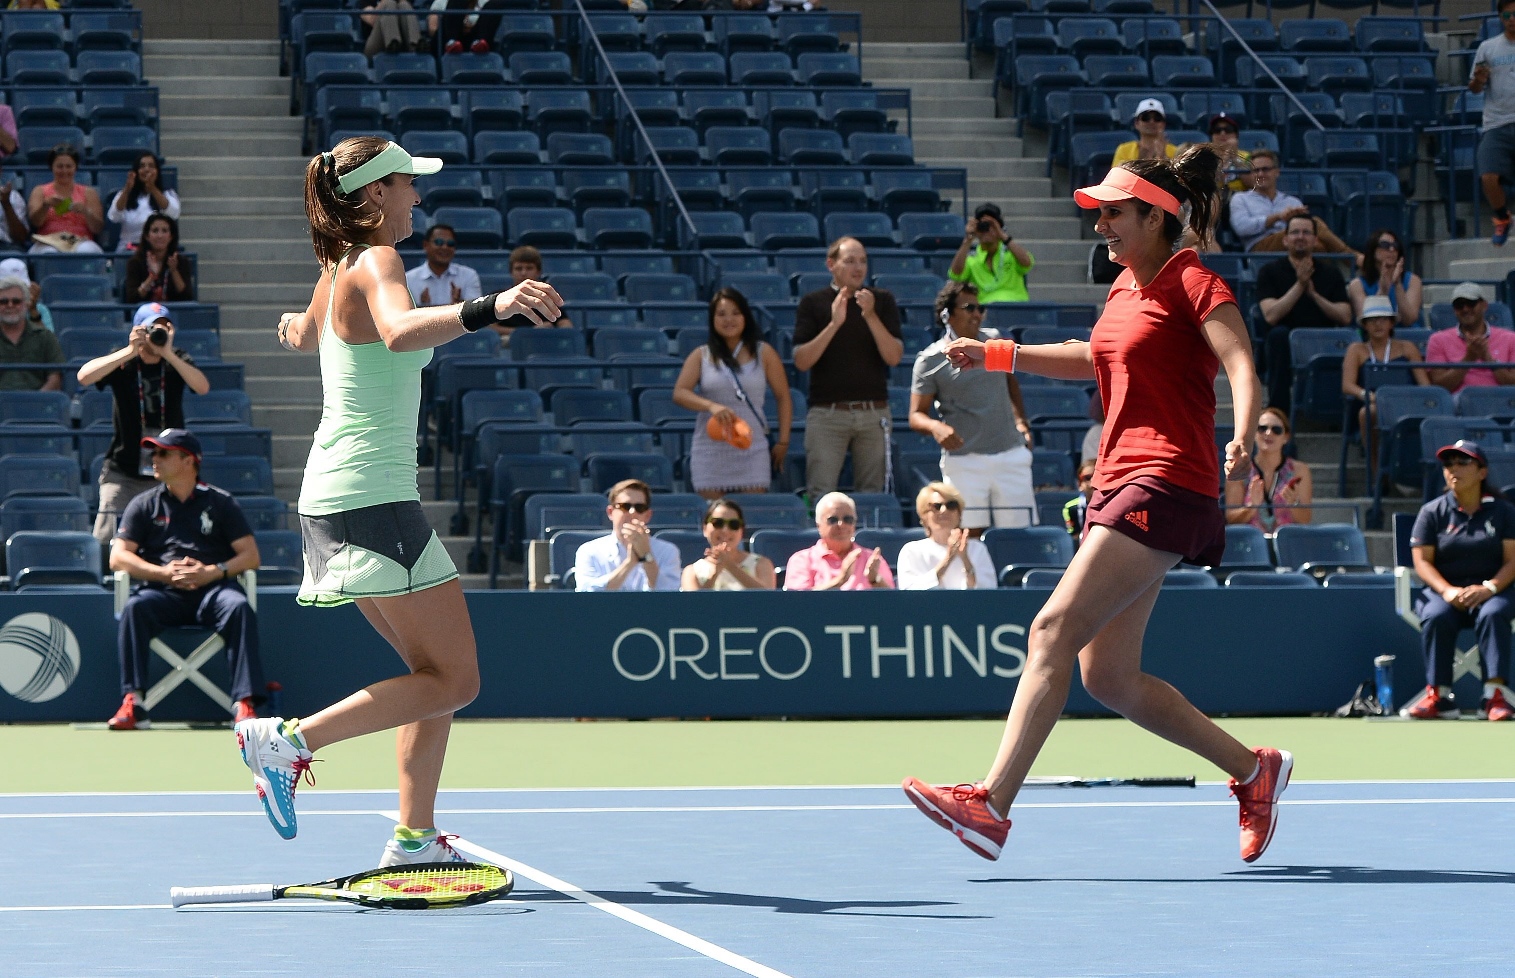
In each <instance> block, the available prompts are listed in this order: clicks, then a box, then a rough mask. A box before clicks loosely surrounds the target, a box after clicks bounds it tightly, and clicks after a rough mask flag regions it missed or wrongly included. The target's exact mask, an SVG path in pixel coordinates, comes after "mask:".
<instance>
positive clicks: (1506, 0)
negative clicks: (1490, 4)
mask: <svg viewBox="0 0 1515 978" xmlns="http://www.w3.org/2000/svg"><path fill="white" fill-rule="evenodd" d="M1511 4H1515V0H1499V3H1498V4H1497V5H1495V7H1494V10H1495V11H1496V12H1497V11H1500V10H1503V9H1504V8H1506V7H1508V6H1510V5H1511Z"/></svg>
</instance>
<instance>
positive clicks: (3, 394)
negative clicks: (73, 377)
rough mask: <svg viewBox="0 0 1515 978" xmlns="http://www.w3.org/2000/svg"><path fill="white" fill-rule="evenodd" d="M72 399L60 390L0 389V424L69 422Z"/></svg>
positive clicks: (64, 423) (63, 423)
mask: <svg viewBox="0 0 1515 978" xmlns="http://www.w3.org/2000/svg"><path fill="white" fill-rule="evenodd" d="M72 410H73V401H72V399H70V398H69V396H68V395H67V394H64V393H63V392H62V391H40V390H38V391H19V390H12V391H0V425H4V424H16V423H26V424H43V423H53V424H59V425H63V426H65V427H67V426H68V425H69V424H70V423H71V420H72V419H71V414H72Z"/></svg>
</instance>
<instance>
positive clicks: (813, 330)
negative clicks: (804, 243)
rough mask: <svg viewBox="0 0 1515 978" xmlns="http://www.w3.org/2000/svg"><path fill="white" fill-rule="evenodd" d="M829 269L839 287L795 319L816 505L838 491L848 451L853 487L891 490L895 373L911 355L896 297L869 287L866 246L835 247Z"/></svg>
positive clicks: (808, 476) (811, 301)
mask: <svg viewBox="0 0 1515 978" xmlns="http://www.w3.org/2000/svg"><path fill="white" fill-rule="evenodd" d="M826 268H827V269H828V270H830V272H831V284H830V285H828V286H827V287H826V288H824V289H817V290H816V291H814V292H811V293H810V294H809V295H806V296H805V297H803V298H802V299H800V302H799V306H798V308H796V309H795V312H794V365H795V367H797V368H798V369H800V370H805V371H809V373H810V411H809V413H808V414H806V416H805V482H806V491H807V492H808V493H809V494H810V498H811V500H812V501H814V500H818V499H820V498H821V497H822V496H824V495H825V494H826V493H828V492H831V491H832V490H834V489H836V487H837V485H836V484H837V479H838V478H839V477H840V475H841V472H842V464H843V463H844V462H845V461H846V459H847V452H848V450H851V452H852V475H853V484H854V485H853V488H854V489H855V490H856V491H858V492H882V491H883V489H884V471H885V459H886V457H887V454H888V445H889V440H888V433H889V428H890V425H891V423H892V421H891V418H890V414H889V368H890V367H892V366H894V365H895V364H897V363H899V362H900V358H901V357H902V356H903V355H904V352H905V346H904V343H902V342H901V341H900V312H899V307H898V306H897V305H896V304H895V302H894V296H892V295H890V294H889V293H888V292H885V291H883V290H874V289H865V288H863V282H864V281H865V280H866V279H867V278H868V253H867V251H865V250H864V248H863V245H862V242H860V241H858V240H857V239H855V238H838V239H837V240H836V241H834V242H832V244H831V247H830V248H829V249H828V250H827V251H826Z"/></svg>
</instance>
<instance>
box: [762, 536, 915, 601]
mask: <svg viewBox="0 0 1515 978" xmlns="http://www.w3.org/2000/svg"><path fill="white" fill-rule="evenodd" d="M852 546H853V549H855V550H861V551H862V553H860V554H859V555H858V558H857V560H856V561H854V562H853V564H852V578H851V579H850V580H848V581H847V582H846V583H844V584H843V585H842V588H841V589H842V590H843V591H867V590H870V589H871V588H872V585H870V584H869V583H868V575H867V573H866V571H867V569H868V560H869V558H871V557H872V556H873V551H871V550H869V549H868V548H867V547H859V546H858V545H857V544H853V545H852ZM844 559H846V555H845V554H843V555H842V556H840V557H838V556H837V555H836V554H834V553H832V552H831V549H830V548H829V547H827V546H826V541H825V540H817V541H816V542H815V546H813V547H811V548H810V549H808V550H801V551H800V552H799V553H797V554H795V555H793V556H792V557H790V558H789V566H788V568H787V569H786V570H785V571H784V590H785V591H813V590H815V586H816V585H817V584H824V583H825V582H827V581H829V580H831V579H832V578H833V577H835V576H836V575H838V574H840V573H841V572H842V561H843V560H844ZM878 576H879V578H880V579H881V580H883V581H884V582H885V583H887V584H888V585H889V586H890V587H894V575H893V574H892V573H890V572H889V562H888V561H887V560H884V561H880V562H879V565H878Z"/></svg>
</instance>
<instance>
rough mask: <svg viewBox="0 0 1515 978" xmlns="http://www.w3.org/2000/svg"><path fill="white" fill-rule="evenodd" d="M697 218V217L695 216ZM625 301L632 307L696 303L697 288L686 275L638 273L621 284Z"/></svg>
mask: <svg viewBox="0 0 1515 978" xmlns="http://www.w3.org/2000/svg"><path fill="white" fill-rule="evenodd" d="M730 216H733V217H734V216H735V215H730ZM696 217H698V215H696ZM623 290H624V292H625V294H626V301H627V302H628V303H630V304H631V305H633V306H643V305H647V304H649V303H658V302H662V303H667V302H681V303H689V302H698V301H699V287H698V286H697V285H696V284H695V281H694V279H692V278H690V277H689V276H688V275H681V274H676V273H646V272H639V273H633V274H629V275H627V276H626V280H625V282H624V283H623Z"/></svg>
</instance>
